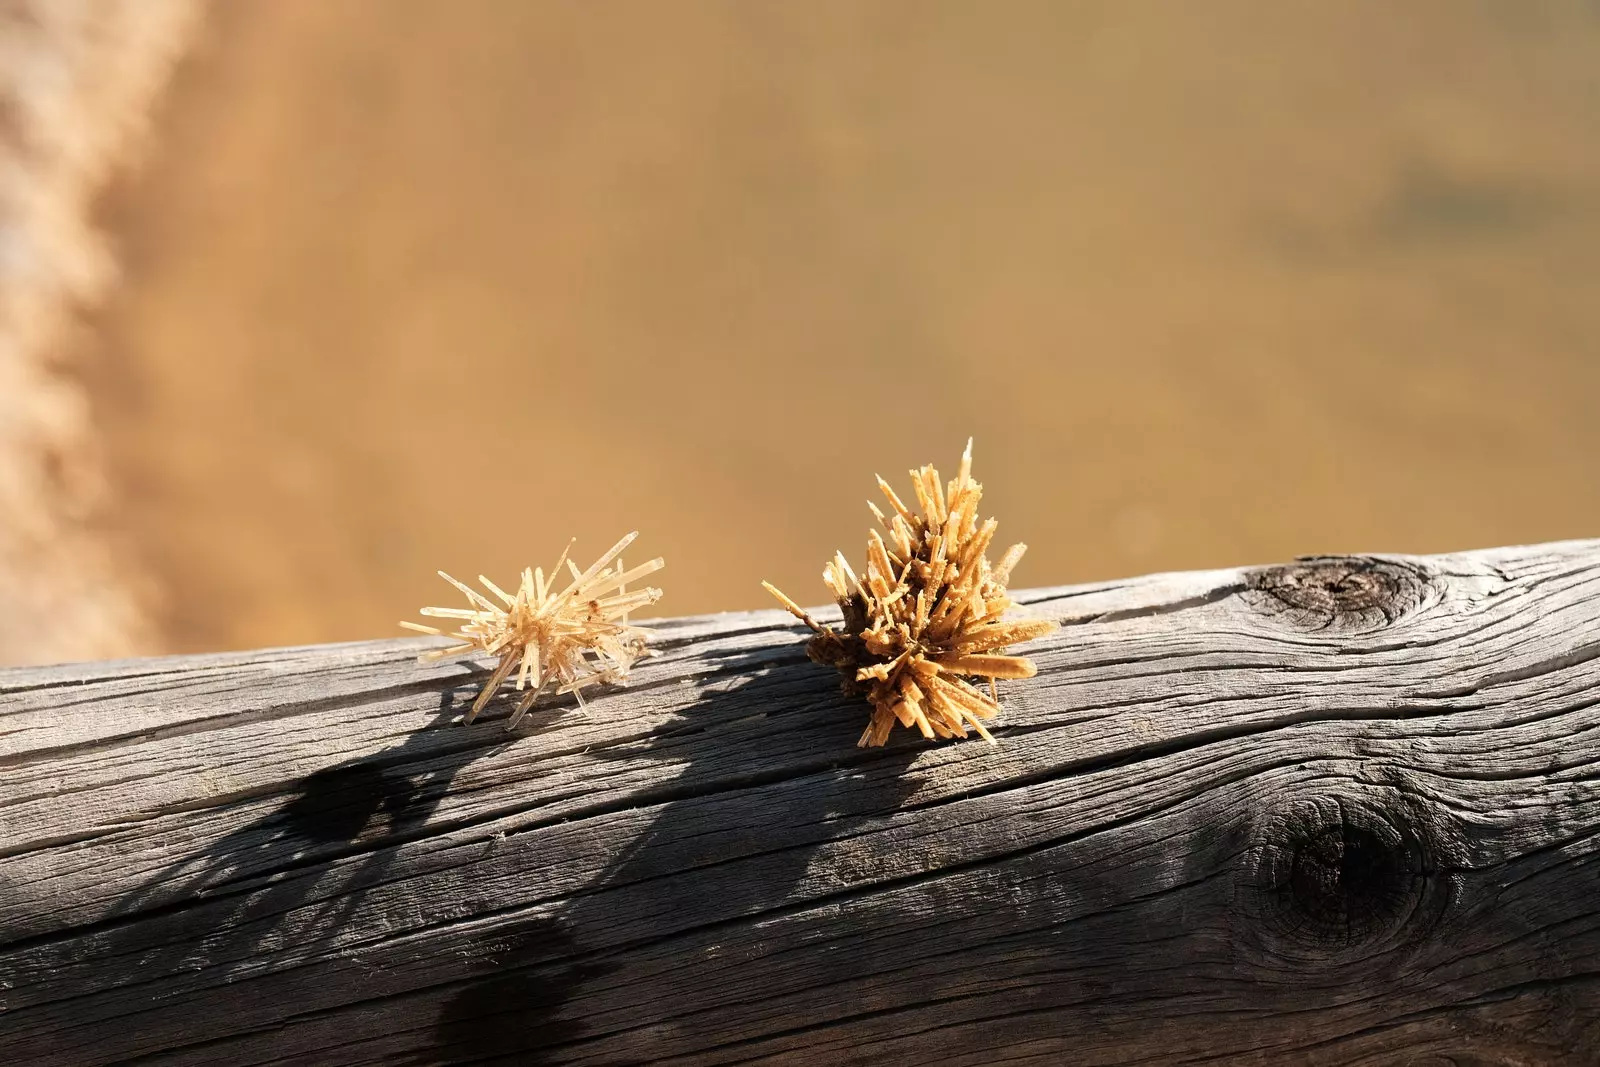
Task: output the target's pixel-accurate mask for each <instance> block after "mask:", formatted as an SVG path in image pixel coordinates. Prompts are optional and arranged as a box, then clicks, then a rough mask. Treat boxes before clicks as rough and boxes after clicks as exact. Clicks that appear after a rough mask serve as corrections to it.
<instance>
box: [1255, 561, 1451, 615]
mask: <svg viewBox="0 0 1600 1067" xmlns="http://www.w3.org/2000/svg"><path fill="white" fill-rule="evenodd" d="M1432 584H1433V583H1432V579H1431V578H1430V577H1429V576H1428V575H1427V574H1426V573H1424V572H1423V571H1422V570H1421V569H1420V568H1418V567H1416V566H1413V565H1412V564H1409V563H1402V562H1399V561H1396V560H1390V559H1374V558H1371V557H1367V556H1308V557H1305V558H1303V559H1299V560H1296V561H1295V562H1294V563H1290V564H1287V565H1285V566H1281V567H1262V568H1258V569H1256V570H1252V571H1249V572H1247V573H1246V575H1245V586H1246V591H1245V594H1244V595H1245V597H1246V599H1247V600H1248V602H1249V603H1250V604H1251V606H1253V607H1254V608H1256V609H1257V610H1258V611H1261V612H1262V613H1263V614H1267V615H1272V616H1274V617H1276V618H1278V619H1279V620H1280V621H1282V622H1285V623H1287V624H1289V625H1292V626H1295V627H1297V628H1300V629H1307V630H1327V629H1336V630H1378V629H1382V628H1383V627H1385V626H1389V625H1391V624H1392V623H1393V622H1394V621H1395V620H1396V619H1398V618H1400V617H1401V616H1402V615H1405V614H1407V613H1409V612H1411V611H1413V610H1415V609H1416V608H1418V607H1419V606H1421V604H1422V603H1423V600H1424V598H1425V597H1426V595H1427V593H1428V591H1429V589H1430V588H1431V587H1432Z"/></svg>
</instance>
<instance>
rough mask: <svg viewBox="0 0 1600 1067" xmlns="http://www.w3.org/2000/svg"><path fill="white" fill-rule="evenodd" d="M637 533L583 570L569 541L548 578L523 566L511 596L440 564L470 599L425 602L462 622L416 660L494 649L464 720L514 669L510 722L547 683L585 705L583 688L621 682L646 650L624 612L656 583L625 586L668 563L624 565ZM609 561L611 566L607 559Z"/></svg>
mask: <svg viewBox="0 0 1600 1067" xmlns="http://www.w3.org/2000/svg"><path fill="white" fill-rule="evenodd" d="M638 536H639V532H638V531H637V530H635V531H634V532H633V533H630V534H629V535H628V536H626V537H624V538H623V539H622V540H620V541H618V542H617V543H616V544H614V545H612V546H611V550H610V551H608V552H607V553H606V554H605V555H603V556H601V557H600V558H599V559H598V560H596V561H595V563H594V565H593V566H591V567H590V568H589V569H588V570H586V571H580V570H578V565H577V564H576V563H573V562H572V560H570V559H569V558H567V553H568V552H570V551H571V550H572V544H571V543H568V545H567V547H566V549H564V550H563V551H562V553H561V558H560V559H558V560H557V561H556V565H555V566H554V567H552V568H551V570H550V575H549V577H548V578H546V576H545V573H544V571H543V569H541V568H538V567H535V568H533V569H531V570H524V571H523V572H522V584H521V585H520V586H518V587H517V593H516V595H515V596H512V595H510V594H508V593H506V592H504V591H503V590H501V589H500V587H499V586H497V585H495V584H494V583H493V582H491V581H490V580H489V579H487V578H485V577H483V576H482V575H479V576H478V581H480V582H482V583H483V587H484V588H485V589H487V590H488V591H489V592H490V593H491V594H493V596H494V598H495V599H494V600H490V599H489V598H488V597H486V596H484V595H483V594H482V593H479V592H478V591H477V590H475V589H473V588H471V587H470V586H468V585H466V584H464V583H462V582H458V581H456V580H455V579H454V578H452V577H450V576H449V575H448V574H446V573H445V572H444V571H440V572H439V577H441V578H443V579H444V580H445V581H447V582H449V583H450V584H451V585H453V586H455V587H456V588H457V589H459V590H461V592H463V593H464V594H466V597H467V602H468V603H469V604H470V605H471V606H470V607H466V608H423V609H422V612H421V614H423V615H428V616H431V617H433V618H438V619H455V620H458V622H459V629H457V630H456V631H455V632H453V633H450V634H448V635H447V636H450V637H453V638H455V639H456V640H457V641H459V642H460V643H459V644H456V645H451V646H450V647H449V648H439V649H430V650H429V651H427V652H424V653H422V655H420V656H418V657H417V660H418V662H419V663H434V662H437V661H439V660H445V659H459V658H462V657H465V656H475V655H485V656H498V657H499V659H500V662H499V665H498V666H496V667H495V670H494V673H493V674H492V675H490V676H489V680H488V681H487V682H485V683H484V686H483V690H482V691H481V692H480V693H479V694H478V697H477V699H476V700H474V701H473V702H472V710H470V711H469V712H467V722H469V723H470V722H471V721H472V720H473V719H475V718H477V715H478V712H480V711H482V710H483V708H484V705H486V704H487V703H488V702H489V700H490V699H491V698H492V697H493V696H494V694H495V693H496V692H497V691H498V690H499V688H500V686H501V685H503V684H504V683H505V682H506V680H507V679H509V678H511V676H512V675H513V674H515V675H516V688H517V690H518V691H519V692H522V694H523V696H522V699H521V700H520V701H518V702H517V710H516V711H515V713H513V714H512V716H511V721H510V723H508V724H507V726H508V728H510V727H515V726H516V725H517V723H518V722H520V721H522V716H523V715H525V714H526V713H527V711H528V709H529V708H530V707H532V706H533V702H534V700H535V698H537V697H538V695H539V694H540V693H541V692H542V691H543V690H545V689H546V688H549V687H552V686H554V687H555V691H556V692H557V693H572V694H574V695H575V696H577V698H578V703H580V704H582V703H583V690H584V689H585V688H587V687H588V686H591V685H596V684H599V683H602V682H603V683H607V684H620V683H622V682H624V681H626V679H627V676H628V668H630V667H632V666H633V664H634V662H635V661H636V660H638V659H639V658H640V657H641V656H645V655H648V652H647V650H646V648H645V640H646V636H647V635H646V631H644V630H642V629H640V628H639V627H637V626H630V625H628V613H629V612H631V611H637V610H638V609H640V608H642V607H645V606H646V605H649V604H654V603H655V602H656V601H658V600H660V599H661V590H659V589H656V588H652V587H646V588H644V589H640V590H637V591H635V592H632V593H630V592H628V591H627V587H628V583H629V582H636V581H638V580H639V579H640V578H643V577H644V576H645V575H647V574H653V573H655V572H656V571H658V570H660V569H661V568H662V567H665V566H666V565H667V564H666V561H665V560H663V559H661V558H659V557H657V558H656V559H653V560H651V561H650V562H648V563H641V564H640V565H639V566H637V567H635V568H633V569H632V570H624V569H623V566H622V560H621V558H620V557H621V555H622V550H623V549H625V548H627V547H628V546H629V545H630V544H632V543H633V539H634V538H636V537H638ZM613 560H615V561H616V563H615V566H612V561H613ZM563 566H566V567H567V568H568V570H569V571H570V572H571V575H572V581H571V582H570V583H569V584H567V585H566V586H564V587H563V588H561V589H560V591H557V589H556V580H557V577H558V576H559V575H560V574H561V568H562V567H563ZM495 601H499V603H496V602H495ZM400 625H401V626H404V627H405V628H407V629H408V630H415V631H417V632H418V633H424V634H434V635H443V634H445V631H443V630H440V629H438V628H437V627H433V626H423V625H420V624H418V623H414V622H402V623H401V624H400Z"/></svg>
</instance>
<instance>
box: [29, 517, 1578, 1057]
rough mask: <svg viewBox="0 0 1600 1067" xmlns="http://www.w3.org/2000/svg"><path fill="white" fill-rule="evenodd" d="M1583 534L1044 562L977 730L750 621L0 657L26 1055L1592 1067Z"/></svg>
mask: <svg viewBox="0 0 1600 1067" xmlns="http://www.w3.org/2000/svg"><path fill="white" fill-rule="evenodd" d="M1597 593H1600V542H1574V543H1565V544H1557V545H1543V546H1536V547H1531V548H1514V549H1499V550H1494V551H1487V552H1477V553H1467V554H1462V555H1456V556H1445V557H1429V558H1406V557H1381V558H1380V557H1362V558H1349V559H1344V558H1319V559H1313V560H1306V561H1301V562H1299V563H1296V564H1292V565H1288V566H1285V567H1273V568H1261V569H1252V570H1240V571H1216V572H1206V573H1198V574H1182V575H1162V576H1154V577H1149V578H1141V579H1134V580H1130V581H1125V582H1113V583H1106V584H1103V585H1098V586H1092V587H1074V588H1061V589H1046V590H1034V591H1031V592H1029V593H1026V594H1024V595H1022V596H1021V597H1020V599H1021V600H1022V601H1023V602H1024V605H1025V607H1024V610H1025V611H1028V612H1031V613H1035V614H1038V615H1041V616H1046V617H1052V618H1056V619H1059V620H1060V621H1062V622H1063V624H1064V625H1063V627H1062V628H1061V630H1060V631H1058V632H1057V633H1056V634H1055V635H1053V636H1051V637H1050V638H1047V639H1046V640H1044V641H1040V642H1037V643H1036V644H1035V645H1033V646H1031V647H1030V648H1029V653H1030V654H1031V655H1033V656H1034V658H1035V659H1036V660H1037V662H1038V663H1039V666H1040V674H1039V676H1038V677H1037V678H1035V679H1031V680H1029V681H1026V682H1016V683H1011V684H1009V685H1006V686H1005V687H1004V688H1003V689H1002V694H1001V695H1002V703H1003V705H1004V708H1005V725H1004V727H1003V730H1002V732H1001V733H1000V744H999V745H998V746H997V747H990V746H987V745H984V744H982V743H981V742H967V743H961V744H926V743H923V742H921V741H920V740H919V739H917V738H916V737H914V736H911V735H907V736H904V737H899V738H897V739H896V741H895V742H894V743H892V744H891V745H890V746H889V747H888V748H886V749H881V750H861V749H857V748H855V747H854V741H855V738H856V736H857V735H858V733H859V729H860V726H861V723H862V721H863V719H864V716H865V710H864V708H863V707H862V706H860V705H857V704H855V703H852V702H849V701H846V700H845V699H844V698H842V697H841V696H840V695H839V694H838V692H837V685H836V679H835V677H834V676H832V675H831V674H829V673H828V672H827V671H825V670H823V669H822V668H819V667H816V666H815V665H813V664H811V663H809V662H808V661H807V660H806V659H805V656H804V653H803V648H802V640H803V633H802V631H801V630H800V628H799V627H798V626H797V625H796V624H794V623H793V620H792V619H790V618H789V617H788V616H786V615H783V614H781V613H779V612H776V611H773V612H757V613H752V614H744V615H724V616H710V617H704V618H698V619H679V620H666V621H663V622H661V623H659V624H658V628H657V638H656V641H655V644H656V647H657V648H658V650H659V653H660V654H659V655H658V656H657V657H656V658H654V659H652V660H650V661H648V662H647V663H645V664H643V665H642V666H641V667H640V668H639V669H638V670H637V671H636V675H635V680H634V683H633V684H632V685H631V686H630V687H629V688H627V689H621V690H615V691H611V692H608V693H605V694H604V695H603V696H601V697H600V698H599V699H596V700H593V701H591V702H590V703H589V704H588V705H587V706H586V707H584V708H581V709H580V708H578V707H577V706H576V705H574V704H572V703H571V702H557V703H556V704H554V705H552V706H550V707H547V708H544V709H543V710H541V711H539V712H537V713H536V714H534V715H530V716H529V718H528V719H527V720H525V722H524V724H523V726H522V727H521V728H519V729H518V730H517V731H516V732H515V733H508V732H507V731H506V730H505V729H504V720H505V717H506V713H507V709H506V708H505V707H504V706H503V705H501V706H500V707H499V708H498V710H497V711H496V712H495V713H494V714H493V715H486V717H485V718H484V719H482V720H480V721H479V722H478V723H475V724H474V725H473V726H470V727H467V726H462V725H460V721H459V720H460V717H461V713H462V710H463V707H464V705H465V703H466V702H467V701H468V700H470V697H471V695H472V693H473V691H474V687H475V684H476V682H477V681H479V680H481V678H482V673H481V672H480V671H476V670H474V669H472V668H471V667H470V666H467V665H455V666H444V667H422V666H418V665H417V664H416V662H415V654H416V651H417V650H418V648H419V647H422V646H423V644H424V642H420V641H414V640H394V641H376V642H367V643H363V644H356V645H342V646H332V647H324V648H303V649H285V650H276V651H270V652H257V653H241V654H224V655H215V656H199V657H179V658H172V659H164V660H146V661H130V662H126V663H119V664H99V665H86V666H74V667H60V668H45V669H37V670H14V671H8V672H3V673H0V783H3V784H0V1048H3V1049H4V1053H5V1055H4V1057H3V1060H4V1062H6V1063H18V1064H36V1063H37V1064H73V1065H82V1064H104V1063H114V1062H124V1061H130V1060H137V1061H138V1062H139V1063H151V1064H208V1063H218V1062H223V1063H230V1064H262V1065H264V1064H273V1063H296V1064H300V1063H312V1064H322V1063H327V1064H372V1063H417V1064H422V1063H439V1062H463V1063H464V1062H479V1061H489V1060H493V1059H496V1058H503V1061H504V1062H515V1063H531V1064H590V1065H601V1064H623V1063H667V1064H748V1063H805V1064H818V1063H840V1064H885V1063H927V1062H938V1063H948V1064H991V1063H1005V1064H1058V1063H1063V1062H1071V1063H1085V1064H1144V1063H1199V1062H1227V1063H1281V1062H1306V1063H1340V1064H1343V1063H1393V1062H1397V1061H1405V1062H1412V1061H1418V1060H1428V1059H1430V1058H1432V1059H1434V1060H1438V1061H1441V1062H1442V1061H1449V1060H1453V1061H1455V1062H1459V1063H1575V1064H1576V1063H1583V1064H1588V1063H1595V1062H1600V1022H1597V1021H1596V1020H1600V911H1597V909H1596V907H1595V904H1594V900H1595V892H1594V891H1595V889H1596V885H1597V877H1600V859H1597V850H1600V843H1597V842H1600V836H1597V831H1600V744H1597V742H1596V738H1597V737H1600V733H1597V728H1600V599H1597V598H1596V594H1597Z"/></svg>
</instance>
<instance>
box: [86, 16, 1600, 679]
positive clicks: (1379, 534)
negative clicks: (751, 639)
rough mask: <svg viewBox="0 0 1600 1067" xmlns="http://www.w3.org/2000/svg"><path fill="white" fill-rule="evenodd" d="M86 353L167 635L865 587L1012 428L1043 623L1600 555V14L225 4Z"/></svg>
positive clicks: (141, 199) (113, 526) (231, 641)
mask: <svg viewBox="0 0 1600 1067" xmlns="http://www.w3.org/2000/svg"><path fill="white" fill-rule="evenodd" d="M153 116H154V124H155V125H154V132H153V135H152V140H151V143H150V144H149V145H148V146H147V148H146V151H145V153H144V157H143V161H142V166H141V167H139V168H138V169H137V170H131V171H129V172H128V175H127V176H126V177H125V178H124V179H122V180H121V181H120V182H118V183H117V184H115V185H114V186H113V187H112V188H111V189H110V190H109V192H108V193H107V195H106V196H105V197H104V199H103V202H102V203H101V204H100V207H99V219H100V221H101V223H102V225H103V227H104V228H105V231H106V233H107V234H108V235H109V238H110V240H111V242H112V247H113V248H114V249H115V251H116V255H117V257H118V258H119V259H120V261H121V264H122V270H123V275H122V281H121V283H120V285H119V286H118V287H117V288H116V289H115V290H114V291H113V292H112V293H111V294H110V296H109V298H108V299H107V300H106V301H104V302H103V303H102V304H101V305H100V308H99V310H98V311H97V312H95V313H94V314H92V315H91V316H89V317H88V318H87V320H86V325H87V329H86V330H85V331H84V336H83V338H82V339H81V340H80V341H79V342H78V343H77V344H76V345H75V346H74V359H75V364H74V365H75V366H76V367H78V368H79V373H80V374H81V376H82V378H83V380H84V381H86V382H87V385H88V389H89V395H90V397H91V399H92V410H93V418H94V425H95V426H96V428H97V431H98V433H99V438H100V441H101V442H102V444H103V446H104V449H105V451H106V453H107V455H108V456H109V457H110V462H109V466H108V468H107V470H108V472H109V478H110V484H111V488H112V492H113V499H114V501H115V503H114V505H113V506H111V507H108V508H107V509H105V511H104V523H103V524H104V525H105V526H106V527H107V529H108V531H109V532H108V533H107V535H106V536H107V538H108V539H109V540H110V541H111V542H112V543H113V544H115V545H116V546H117V550H118V551H120V552H122V553H124V554H125V558H126V559H127V560H128V564H127V566H128V567H129V569H130V573H135V574H138V575H140V576H144V577H148V578H149V579H150V581H151V590H152V591H151V592H148V593H146V594H144V602H145V603H146V604H147V605H148V609H149V610H148V618H149V622H148V625H147V627H146V630H145V632H144V633H143V636H142V640H143V646H142V647H145V648H147V649H150V650H189V649H213V648H223V647H238V646H250V645H263V644H278V643H292V642H294V643H297V642H307V641H321V640H338V639H346V638H359V637H366V636H380V635H386V634H390V633H395V632H397V631H396V630H395V626H394V624H395V622H396V620H398V619H400V618H404V617H413V614H414V610H415V608H417V607H418V606H420V605H422V604H424V603H450V602H452V597H451V596H450V595H447V594H449V593H450V591H449V590H448V588H447V587H446V586H445V585H444V584H443V583H442V582H441V581H439V580H438V579H437V578H436V577H434V576H433V572H434V570H435V569H437V568H441V567H442V568H444V569H446V570H450V571H452V572H453V573H458V574H464V575H471V574H477V573H479V572H483V573H486V574H488V575H490V576H491V577H501V576H505V577H506V580H509V576H510V575H512V574H513V572H514V571H515V570H516V569H517V568H520V567H521V566H523V565H525V564H530V563H535V562H541V563H547V562H548V561H549V560H550V558H551V557H553V556H554V555H555V554H556V553H557V552H558V551H559V550H560V548H561V546H562V545H563V544H564V543H565V541H566V539H567V538H568V537H569V536H571V535H573V534H576V535H578V537H579V539H580V540H579V554H580V555H590V554H593V553H597V552H599V551H600V550H602V549H604V548H605V547H606V546H608V545H609V544H610V542H611V540H612V539H614V538H615V537H616V536H618V535H619V534H620V533H622V532H625V531H626V530H628V529H632V528H635V527H638V528H640V529H641V530H642V531H643V535H642V539H641V542H640V544H639V546H638V552H637V554H638V557H639V558H641V559H642V558H643V557H644V556H645V555H651V554H657V553H659V554H663V555H665V556H666V558H667V561H668V569H667V570H666V571H665V572H664V573H663V575H662V576H661V577H662V584H663V585H664V587H665V588H666V590H667V598H666V600H664V601H663V603H662V604H661V610H662V611H664V612H667V613H673V614H677V613H689V612H702V611H713V610H722V609H735V608H748V607H756V606H766V605H765V603H764V594H763V593H762V592H761V590H760V588H759V586H758V584H757V583H758V581H759V580H760V579H761V578H764V577H765V578H770V579H773V580H774V581H775V582H777V583H778V584H779V585H781V586H783V587H784V588H785V589H786V590H788V591H790V592H792V593H794V594H797V595H799V598H800V599H801V600H803V601H806V602H808V603H814V602H818V601H821V600H823V599H825V597H824V594H823V590H822V587H821V585H820V581H819V577H818V576H819V572H820V568H821V564H822V562H823V560H824V558H825V557H826V556H827V555H828V554H829V553H830V552H831V551H832V549H833V548H835V547H836V546H837V547H844V548H845V549H846V550H847V551H848V552H849V553H851V554H852V555H855V556H859V553H860V547H861V542H862V538H863V536H864V534H865V530H866V523H867V520H868V516H867V512H866V509H865V507H864V506H863V500H864V499H865V498H867V497H868V496H869V495H870V493H871V489H872V474H873V473H874V472H875V471H876V472H881V473H883V474H884V475H885V476H888V477H889V478H890V479H891V481H894V482H896V483H897V484H898V483H899V482H900V481H902V480H903V476H904V471H905V469H906V468H907V467H909V466H912V465H915V464H920V463H922V462H929V461H932V462H936V463H938V464H939V465H941V466H942V467H945V468H946V473H947V474H948V473H949V469H950V468H953V466H954V463H955V461H956V459H957V457H958V455H959V452H960V449H961V446H962V444H963V442H964V441H965V439H966V437H967V436H968V435H972V436H974V437H976V440H977V447H976V457H977V462H976V473H977V475H978V477H979V478H980V480H982V481H983V482H984V483H985V485H986V486H987V488H988V495H987V498H986V499H987V502H988V503H989V504H990V505H991V506H992V509H993V512H994V513H995V514H997V515H998V516H999V518H1000V519H1001V537H1002V538H1009V539H1022V540H1026V541H1027V542H1028V543H1029V545H1030V546H1031V547H1030V553H1029V556H1028V558H1027V560H1025V561H1024V563H1023V565H1022V567H1021V568H1020V570H1019V572H1018V582H1019V583H1020V584H1023V585H1045V584H1056V583H1061V582H1071V581H1079V580H1088V579H1095V578H1105V577H1111V576H1116V575H1124V574H1131V573H1137V572H1143V571H1150V570H1158V569H1168V568H1189V567H1206V566H1221V565H1231V564H1242V563H1254V562H1266V561H1274V560H1280V559H1283V558H1287V557H1289V556H1292V555H1296V554H1304V553H1311V552H1331V551H1364V550H1374V551H1412V552H1431V551H1442V550H1449V549H1458V548H1470V547H1483V546H1489V545H1494V544H1501V543H1512V542H1526V541H1539V540H1546V539H1556V538H1565V537H1579V536H1592V535H1596V534H1600V486H1597V485H1596V478H1595V475H1596V472H1597V467H1600V461H1597V456H1600V451H1597V449H1600V415H1597V412H1596V411H1595V407H1596V405H1597V403H1600V6H1597V5H1596V4H1594V3H1593V2H1589V0H1493V2H1491V0H1409V2H1407V3H1405V4H1395V3H1393V2H1392V0H1364V2H1353V0H1342V2H1339V3H1328V2H1325V0H1324V2H1315V3H1312V2H1304V3H1301V2H1288V0H1273V2H1264V0H1232V2H1229V0H1208V2H1206V3H1204V4H1196V3H1188V2H1183V0H1170V2H1164V3H1155V2H1151V3H1132V2H1128V0H1101V2H1092V0H1077V2H1065V0H1037V2H1024V0H1003V2H996V0H988V2H982V3H980V2H976V0H963V2H953V0H952V2H934V0H903V2H891V0H851V2H843V0H806V2H804V3H796V2H788V0H725V2H712V0H609V2H605V3H590V2H582V0H572V2H563V3H558V2H552V0H471V2H462V0H457V2H451V3H446V2H443V0H331V2H330V0H225V2H220V3H214V4H213V5H212V6H211V9H210V15H209V19H208V21H207V22H206V24H205V25H204V27H203V29H202V30H201V32H200V34H199V36H198V38H197V42H196V44H195V45H194V47H193V48H192V49H191V50H190V52H189V54H188V56H187V59H186V60H185V61H184V62H183V64H182V65H180V67H179V68H178V70H177V73H176V76H175V78H174V80H173V81H172V82H171V84H170V85H169V86H168V87H167V92H166V94H165V96H164V97H163V98H162V99H161V100H160V102H159V103H158V104H157V105H156V106H155V110H154V112H153Z"/></svg>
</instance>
